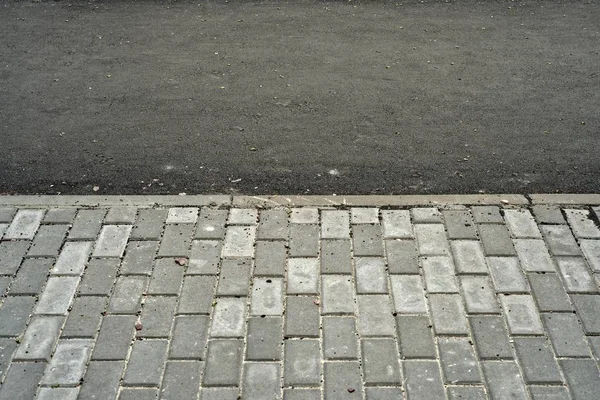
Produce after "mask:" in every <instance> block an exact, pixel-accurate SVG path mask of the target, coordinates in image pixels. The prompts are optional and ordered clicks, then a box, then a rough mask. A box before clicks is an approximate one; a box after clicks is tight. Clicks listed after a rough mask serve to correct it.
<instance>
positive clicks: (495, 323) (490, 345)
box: [469, 316, 513, 359]
mask: <svg viewBox="0 0 600 400" xmlns="http://www.w3.org/2000/svg"><path fill="white" fill-rule="evenodd" d="M469 320H470V322H471V331H472V333H473V339H474V342H475V345H476V347H477V352H478V353H479V357H480V358H481V359H511V358H513V353H512V348H511V347H510V343H509V341H508V333H507V331H506V327H505V326H504V321H503V319H502V317H500V316H473V317H470V318H469Z"/></svg>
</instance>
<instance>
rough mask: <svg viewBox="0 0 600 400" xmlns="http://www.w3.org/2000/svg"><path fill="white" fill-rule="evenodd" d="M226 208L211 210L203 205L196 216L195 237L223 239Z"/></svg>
mask: <svg viewBox="0 0 600 400" xmlns="http://www.w3.org/2000/svg"><path fill="white" fill-rule="evenodd" d="M227 214H228V212H227V210H213V209H210V208H206V207H203V208H202V209H201V210H200V217H199V218H198V228H197V229H196V236H195V238H196V239H224V238H225V223H226V221H227Z"/></svg>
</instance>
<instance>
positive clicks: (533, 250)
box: [513, 239, 556, 272]
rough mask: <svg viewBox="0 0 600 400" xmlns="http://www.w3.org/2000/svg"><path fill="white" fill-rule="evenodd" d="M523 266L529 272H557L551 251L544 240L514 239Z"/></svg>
mask: <svg viewBox="0 0 600 400" xmlns="http://www.w3.org/2000/svg"><path fill="white" fill-rule="evenodd" d="M513 242H514V245H515V249H516V251H517V255H518V256H519V261H520V262H521V267H522V268H523V269H524V270H525V271H528V272H539V271H545V272H555V271H556V267H555V266H554V263H553V262H552V258H551V257H550V253H548V249H547V248H546V245H545V243H544V241H543V240H538V239H514V240H513Z"/></svg>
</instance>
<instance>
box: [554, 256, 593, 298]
mask: <svg viewBox="0 0 600 400" xmlns="http://www.w3.org/2000/svg"><path fill="white" fill-rule="evenodd" d="M556 263H557V264H558V270H559V271H560V274H561V276H562V278H563V282H564V283H565V287H566V289H567V292H569V293H595V292H598V287H597V286H596V283H595V282H594V277H593V276H592V273H591V272H590V270H589V268H588V267H587V264H586V263H585V261H584V259H583V258H581V257H569V258H566V257H560V258H557V259H556Z"/></svg>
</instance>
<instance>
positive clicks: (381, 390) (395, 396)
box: [365, 387, 403, 400]
mask: <svg viewBox="0 0 600 400" xmlns="http://www.w3.org/2000/svg"><path fill="white" fill-rule="evenodd" d="M365 395H366V400H401V399H402V398H403V397H402V388H399V387H367V388H365Z"/></svg>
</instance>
